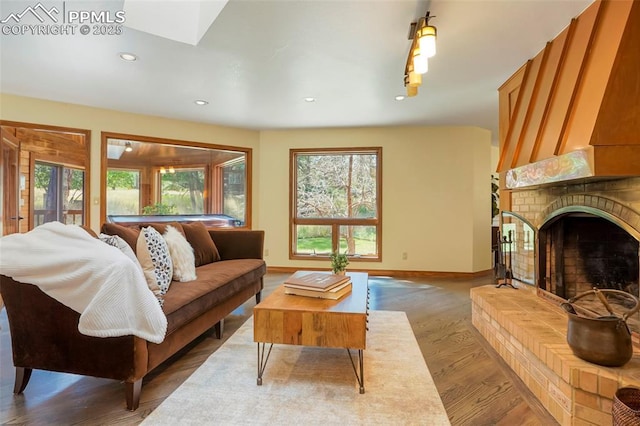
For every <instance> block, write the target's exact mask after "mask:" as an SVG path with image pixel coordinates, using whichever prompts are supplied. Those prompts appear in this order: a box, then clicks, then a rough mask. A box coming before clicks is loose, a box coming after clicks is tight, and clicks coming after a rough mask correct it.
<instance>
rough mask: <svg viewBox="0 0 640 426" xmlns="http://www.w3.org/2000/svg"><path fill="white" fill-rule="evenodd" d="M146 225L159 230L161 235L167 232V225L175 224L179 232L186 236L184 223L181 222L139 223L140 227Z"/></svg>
mask: <svg viewBox="0 0 640 426" xmlns="http://www.w3.org/2000/svg"><path fill="white" fill-rule="evenodd" d="M145 226H151V227H152V228H153V229H155V230H156V231H158V232H159V233H160V235H164V234H165V232H167V227H169V226H173V227H174V228H176V230H177V231H178V232H180V233H181V234H182V236H183V237H185V235H184V230H183V229H182V225H181V224H180V222H145V223H140V224H138V227H139V228H140V229H142V228H144V227H145Z"/></svg>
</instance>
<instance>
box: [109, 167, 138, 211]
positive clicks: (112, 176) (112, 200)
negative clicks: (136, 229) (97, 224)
mask: <svg viewBox="0 0 640 426" xmlns="http://www.w3.org/2000/svg"><path fill="white" fill-rule="evenodd" d="M107 202H108V205H107V211H108V212H109V214H114V215H124V214H133V215H135V214H139V213H140V171H138V170H122V169H109V170H107Z"/></svg>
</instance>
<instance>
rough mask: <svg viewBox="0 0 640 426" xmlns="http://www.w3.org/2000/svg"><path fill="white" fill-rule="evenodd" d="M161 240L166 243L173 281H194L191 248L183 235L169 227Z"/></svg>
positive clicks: (194, 267)
mask: <svg viewBox="0 0 640 426" xmlns="http://www.w3.org/2000/svg"><path fill="white" fill-rule="evenodd" d="M162 238H164V240H165V241H166V242H167V246H168V247H169V254H170V255H171V262H172V263H173V279H174V280H175V281H183V282H184V281H193V280H195V279H196V262H195V257H194V255H193V247H191V245H190V244H189V242H188V241H187V240H186V238H185V237H184V235H182V234H181V233H180V231H178V230H177V229H176V228H174V227H173V226H171V225H169V226H167V230H166V231H165V233H164V234H162Z"/></svg>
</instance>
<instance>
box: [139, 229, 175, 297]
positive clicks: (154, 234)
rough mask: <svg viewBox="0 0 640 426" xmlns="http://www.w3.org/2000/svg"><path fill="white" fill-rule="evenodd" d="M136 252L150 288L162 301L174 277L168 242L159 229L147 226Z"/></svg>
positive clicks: (141, 234) (140, 237)
mask: <svg viewBox="0 0 640 426" xmlns="http://www.w3.org/2000/svg"><path fill="white" fill-rule="evenodd" d="M136 254H137V255H138V260H139V261H140V265H142V272H144V277H145V279H146V280H147V285H148V286H149V289H150V290H151V291H152V292H153V294H155V295H156V297H157V298H158V300H159V301H160V303H162V302H163V298H162V296H164V295H165V294H166V293H167V290H169V285H171V278H172V277H173V263H172V262H171V255H170V254H169V248H168V247H167V243H166V242H165V241H164V238H162V235H160V233H159V232H158V231H156V230H155V229H154V228H152V227H151V226H146V227H144V228H142V229H141V230H140V235H139V236H138V241H137V243H136Z"/></svg>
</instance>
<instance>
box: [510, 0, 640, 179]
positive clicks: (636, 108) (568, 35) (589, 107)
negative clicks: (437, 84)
mask: <svg viewBox="0 0 640 426" xmlns="http://www.w3.org/2000/svg"><path fill="white" fill-rule="evenodd" d="M638 51H640V2H637V1H636V2H634V1H632V0H597V1H595V2H594V3H593V4H592V5H591V6H590V7H589V8H587V9H586V10H585V11H584V12H583V13H582V14H581V15H580V16H578V17H577V18H575V19H574V20H573V21H572V22H571V23H570V25H569V26H568V27H567V28H566V29H565V30H564V31H563V32H561V33H560V34H559V35H558V36H557V37H556V38H555V39H554V40H552V41H550V42H549V43H547V45H546V47H545V48H544V49H543V50H542V51H541V52H540V53H539V54H538V55H537V56H536V57H534V58H532V59H531V60H529V61H528V62H527V64H525V66H524V67H523V68H521V69H520V70H518V71H517V72H516V74H514V76H513V77H512V78H511V79H509V80H508V81H507V83H505V84H504V85H503V86H502V87H501V88H500V119H501V120H502V123H501V126H500V129H501V132H502V134H501V135H500V145H501V146H500V159H499V162H498V171H499V172H500V173H501V176H504V174H505V173H506V172H507V171H508V170H510V169H513V168H517V167H521V166H525V165H528V164H531V163H536V162H538V161H541V160H545V159H549V158H553V157H554V156H561V155H564V154H567V153H570V152H573V151H577V150H586V151H587V153H588V156H589V158H591V159H592V160H593V162H594V164H593V172H594V176H596V177H610V176H638V175H640V161H638V158H640V105H638V99H640V55H638V54H637V52H638ZM520 82H521V84H520V85H518V83H520ZM514 94H516V95H517V100H516V101H515V103H514V102H513V95H514ZM504 120H508V124H505V123H504Z"/></svg>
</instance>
